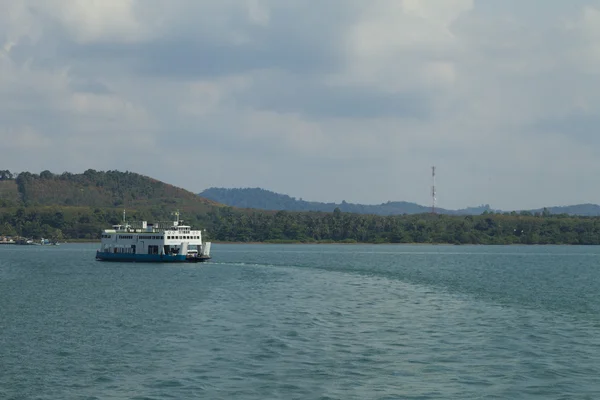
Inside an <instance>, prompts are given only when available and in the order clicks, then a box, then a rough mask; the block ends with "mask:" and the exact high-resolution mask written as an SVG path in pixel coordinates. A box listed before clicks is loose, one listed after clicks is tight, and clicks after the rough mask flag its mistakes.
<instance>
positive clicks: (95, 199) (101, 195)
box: [0, 169, 217, 211]
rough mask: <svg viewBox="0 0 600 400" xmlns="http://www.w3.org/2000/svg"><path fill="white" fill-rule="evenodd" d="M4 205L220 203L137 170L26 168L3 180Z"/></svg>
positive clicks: (200, 207)
mask: <svg viewBox="0 0 600 400" xmlns="http://www.w3.org/2000/svg"><path fill="white" fill-rule="evenodd" d="M0 202H2V203H0V205H1V206H4V207H11V206H12V207H15V206H17V207H18V206H26V207H31V206H50V205H51V206H77V207H109V208H112V207H119V208H123V207H127V208H132V209H137V208H147V207H166V208H169V209H174V208H176V207H181V208H183V209H189V210H194V211H199V210H207V209H208V208H210V207H212V206H216V205H217V203H215V202H214V201H212V200H208V199H204V198H202V197H198V196H197V195H195V194H194V193H192V192H189V191H187V190H184V189H181V188H178V187H175V186H173V185H169V184H167V183H163V182H160V181H158V180H156V179H153V178H150V177H147V176H143V175H140V174H136V173H133V172H119V171H107V172H103V171H95V170H93V169H88V170H87V171H85V172H84V173H83V174H71V173H69V172H65V173H63V174H60V175H56V174H53V173H52V172H50V171H43V172H42V173H40V174H39V175H38V174H32V173H30V172H22V173H20V174H18V175H17V176H16V178H13V179H3V180H0Z"/></svg>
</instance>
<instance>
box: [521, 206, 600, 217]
mask: <svg viewBox="0 0 600 400" xmlns="http://www.w3.org/2000/svg"><path fill="white" fill-rule="evenodd" d="M546 210H548V212H550V214H568V215H581V216H587V217H596V216H599V215H600V206H599V205H598V204H589V203H588V204H576V205H572V206H556V207H546ZM543 211H544V209H543V208H540V209H536V210H529V212H530V213H532V214H535V213H542V212H543Z"/></svg>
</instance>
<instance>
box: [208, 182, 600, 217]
mask: <svg viewBox="0 0 600 400" xmlns="http://www.w3.org/2000/svg"><path fill="white" fill-rule="evenodd" d="M199 195H200V196H202V197H204V198H207V199H210V200H213V201H216V202H217V203H221V204H225V205H228V206H232V207H238V208H255V209H260V210H286V211H324V212H332V211H333V210H335V209H336V208H339V209H340V210H341V211H343V212H350V213H357V214H375V215H402V214H421V213H427V212H429V211H431V207H428V206H422V205H420V204H416V203H410V202H406V201H388V202H387V203H382V204H376V205H365V204H354V203H347V202H345V201H342V202H341V203H339V204H338V203H321V202H316V201H306V200H303V199H296V198H294V197H290V196H288V195H285V194H279V193H275V192H272V191H269V190H265V189H260V188H239V189H238V188H234V189H225V188H214V187H213V188H210V189H206V190H204V191H203V192H202V193H199ZM546 210H547V212H549V213H550V214H568V215H581V216H600V206H599V205H597V204H577V205H571V206H556V207H546ZM436 211H437V212H438V213H440V214H448V215H480V214H483V213H484V212H486V211H487V212H502V211H500V210H492V209H491V208H490V206H489V205H488V204H485V205H481V206H478V207H467V208H464V209H459V210H448V209H443V208H436ZM543 212H544V208H540V209H533V210H520V211H518V213H530V214H536V213H540V214H541V213H543Z"/></svg>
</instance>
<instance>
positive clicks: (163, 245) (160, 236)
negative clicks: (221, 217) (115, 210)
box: [96, 211, 211, 262]
mask: <svg viewBox="0 0 600 400" xmlns="http://www.w3.org/2000/svg"><path fill="white" fill-rule="evenodd" d="M175 215H176V220H175V221H171V222H156V223H148V222H147V221H141V222H131V223H127V222H126V220H125V211H123V224H121V225H113V226H112V229H104V230H103V231H102V235H101V236H102V238H101V239H102V240H101V245H100V250H98V251H96V260H99V261H121V262H122V261H130V262H202V261H207V260H209V259H210V244H211V243H210V242H204V243H203V242H202V232H201V231H199V230H192V229H191V227H190V226H188V225H183V224H182V222H183V221H180V220H179V212H176V213H175Z"/></svg>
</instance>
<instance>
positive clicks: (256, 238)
mask: <svg viewBox="0 0 600 400" xmlns="http://www.w3.org/2000/svg"><path fill="white" fill-rule="evenodd" d="M121 212H122V210H119V209H115V208H110V209H107V208H89V207H27V208H18V209H16V210H15V211H14V212H4V213H1V214H0V235H20V236H25V237H34V238H37V237H55V236H60V237H63V238H66V239H98V238H99V235H100V231H101V230H102V229H104V228H106V227H108V226H110V225H112V224H115V223H118V222H119V221H121V218H122V214H121ZM183 218H184V220H185V222H186V223H189V224H191V225H192V226H194V227H196V228H203V229H206V230H207V233H208V237H209V238H210V239H211V240H215V241H226V242H364V243H451V244H586V245H588V244H600V218H598V217H573V216H568V215H550V214H548V213H546V214H538V215H530V214H524V215H519V214H513V215H511V214H492V213H487V214H484V215H478V216H448V215H433V214H417V215H404V216H387V217H382V216H376V215H362V214H351V213H344V212H341V211H340V210H339V209H337V210H335V211H334V212H333V213H319V212H287V211H278V212H263V211H240V210H237V209H234V208H230V207H219V208H214V209H213V210H212V211H210V212H208V213H195V214H194V213H188V214H186V213H184V214H183ZM128 219H131V220H148V221H157V220H161V221H165V220H171V215H170V213H169V212H166V211H165V210H164V208H161V207H150V208H145V209H138V210H135V211H128Z"/></svg>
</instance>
